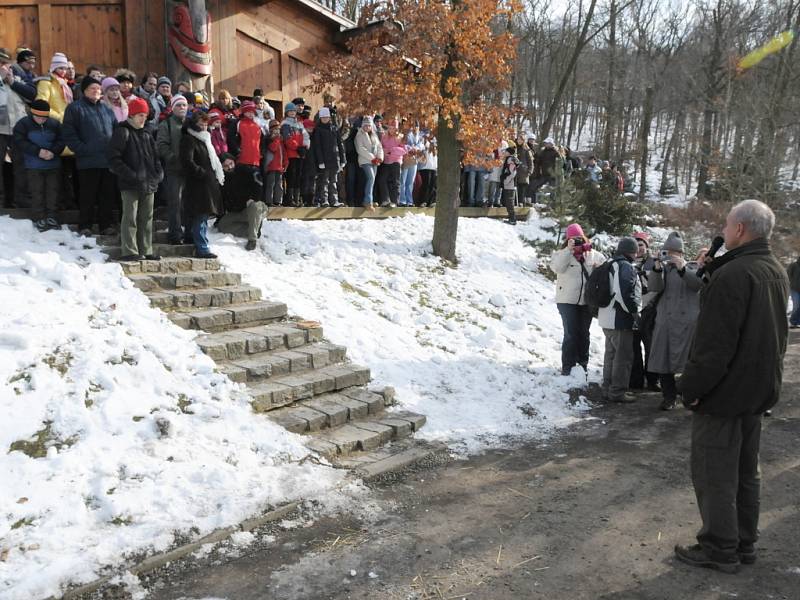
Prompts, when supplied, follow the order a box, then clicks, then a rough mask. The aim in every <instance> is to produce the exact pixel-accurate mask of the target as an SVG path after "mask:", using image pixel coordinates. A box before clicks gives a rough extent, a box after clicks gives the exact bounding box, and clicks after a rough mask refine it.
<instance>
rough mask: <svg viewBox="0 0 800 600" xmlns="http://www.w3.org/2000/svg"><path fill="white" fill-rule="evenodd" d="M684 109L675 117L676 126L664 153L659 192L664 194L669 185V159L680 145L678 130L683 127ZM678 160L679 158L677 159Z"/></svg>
mask: <svg viewBox="0 0 800 600" xmlns="http://www.w3.org/2000/svg"><path fill="white" fill-rule="evenodd" d="M683 119H684V113H683V111H681V112H679V113H678V116H677V118H676V119H675V128H674V129H673V130H672V137H671V138H670V140H669V144H667V149H666V152H665V153H664V162H663V163H662V164H661V185H660V186H659V189H658V193H659V194H661V195H662V196H664V195H666V193H667V186H668V185H669V161H670V158H672V152H673V150H675V149H676V148H677V147H678V132H679V131H680V130H681V129H683ZM676 160H677V159H676ZM676 190H677V183H676Z"/></svg>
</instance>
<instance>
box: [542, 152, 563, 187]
mask: <svg viewBox="0 0 800 600" xmlns="http://www.w3.org/2000/svg"><path fill="white" fill-rule="evenodd" d="M563 164H564V161H563V160H562V158H561V155H560V154H559V153H558V151H557V150H556V149H555V148H544V149H543V150H542V151H541V152H539V154H537V155H536V177H537V178H543V177H546V178H548V179H550V178H553V177H555V176H556V166H559V167H562V168H563Z"/></svg>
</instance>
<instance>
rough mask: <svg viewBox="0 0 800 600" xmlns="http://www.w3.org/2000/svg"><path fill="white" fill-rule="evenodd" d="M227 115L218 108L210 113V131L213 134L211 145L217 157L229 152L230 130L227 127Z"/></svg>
mask: <svg viewBox="0 0 800 600" xmlns="http://www.w3.org/2000/svg"><path fill="white" fill-rule="evenodd" d="M226 125H227V123H226V121H225V113H223V112H222V111H221V110H220V109H218V108H212V109H211V110H210V111H208V130H209V132H211V145H212V146H214V151H215V152H216V153H217V156H222V155H223V154H226V153H227V152H228V129H227V127H226Z"/></svg>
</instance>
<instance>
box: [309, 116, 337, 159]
mask: <svg viewBox="0 0 800 600" xmlns="http://www.w3.org/2000/svg"><path fill="white" fill-rule="evenodd" d="M311 153H312V154H313V155H314V166H315V168H318V167H319V165H323V164H324V165H325V168H326V169H338V168H339V165H340V164H344V162H345V156H344V144H342V138H341V136H340V135H339V130H338V129H337V128H336V126H335V125H333V124H332V123H318V124H317V126H316V128H315V129H314V133H313V134H312V135H311Z"/></svg>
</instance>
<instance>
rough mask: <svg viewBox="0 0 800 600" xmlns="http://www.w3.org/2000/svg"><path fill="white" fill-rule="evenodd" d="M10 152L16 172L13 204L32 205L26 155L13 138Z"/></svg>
mask: <svg viewBox="0 0 800 600" xmlns="http://www.w3.org/2000/svg"><path fill="white" fill-rule="evenodd" d="M9 154H10V155H11V165H12V171H13V173H14V203H13V204H14V206H16V207H17V208H24V207H26V206H31V196H30V192H29V190H28V174H27V171H26V169H25V155H24V154H23V152H22V150H21V149H20V147H19V146H18V145H17V144H15V143H13V139H12V143H11V147H10V148H9ZM62 160H63V159H62ZM6 204H11V203H10V202H9V201H8V199H6ZM56 208H58V207H56Z"/></svg>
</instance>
